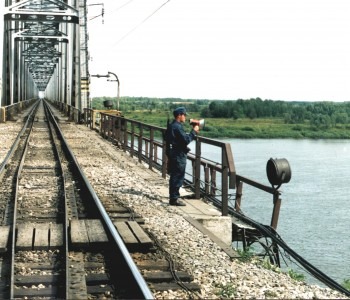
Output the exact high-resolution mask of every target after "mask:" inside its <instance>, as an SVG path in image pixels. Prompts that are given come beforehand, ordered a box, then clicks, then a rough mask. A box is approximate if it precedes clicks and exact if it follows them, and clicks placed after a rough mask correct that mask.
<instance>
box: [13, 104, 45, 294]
mask: <svg viewBox="0 0 350 300" xmlns="http://www.w3.org/2000/svg"><path fill="white" fill-rule="evenodd" d="M39 104H40V102H38V103H37V105H36V106H35V107H33V109H32V110H31V112H30V115H29V117H28V118H27V121H26V123H25V125H24V126H23V128H22V130H21V133H20V134H19V135H18V136H17V139H18V140H17V139H16V141H15V143H14V144H13V146H12V147H11V150H10V152H12V154H13V152H14V151H15V150H16V148H17V146H18V143H19V139H20V137H21V136H22V134H23V133H24V131H25V130H26V129H27V128H28V127H29V128H30V131H29V133H28V135H27V138H26V141H25V143H24V149H23V152H22V156H21V160H20V163H19V166H18V169H17V171H16V175H15V176H16V186H15V195H14V209H13V219H12V236H11V259H10V260H11V278H10V299H14V286H15V283H14V281H15V275H14V274H15V245H16V227H17V222H16V220H17V202H18V201H17V200H18V191H19V190H18V188H19V180H20V177H21V172H22V169H23V166H24V161H25V157H26V154H27V152H28V145H29V140H30V136H31V134H32V130H33V123H34V116H35V113H36V110H37V108H38V107H39ZM29 120H30V122H29ZM12 154H11V155H8V156H7V157H8V159H10V157H11V156H12Z"/></svg>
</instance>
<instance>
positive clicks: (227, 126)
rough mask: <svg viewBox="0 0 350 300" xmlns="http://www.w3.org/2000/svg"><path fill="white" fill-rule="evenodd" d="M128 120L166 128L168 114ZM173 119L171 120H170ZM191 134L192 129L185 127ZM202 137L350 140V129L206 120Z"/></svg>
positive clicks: (141, 115) (270, 120)
mask: <svg viewBox="0 0 350 300" xmlns="http://www.w3.org/2000/svg"><path fill="white" fill-rule="evenodd" d="M124 116H125V117H126V118H128V119H133V120H138V121H140V122H144V123H147V124H151V125H156V126H160V127H166V124H167V120H168V113H167V112H164V111H152V112H149V111H130V112H124ZM189 118H195V119H197V118H200V116H199V113H191V115H190V116H189V117H188V118H187V119H188V120H189ZM171 119H172V117H171V116H170V120H171ZM185 127H186V128H187V129H188V130H189V129H190V125H189V124H188V123H186V124H185ZM200 134H201V135H202V136H204V137H208V138H241V139H350V125H349V126H347V125H337V126H333V127H328V128H325V127H319V128H315V127H313V126H311V125H310V124H309V123H307V122H305V123H302V124H286V123H285V122H284V120H283V119H280V118H265V119H263V118H259V119H248V118H244V119H237V120H234V119H228V118H206V119H205V127H204V129H203V130H201V132H200Z"/></svg>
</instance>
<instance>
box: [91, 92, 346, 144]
mask: <svg viewBox="0 0 350 300" xmlns="http://www.w3.org/2000/svg"><path fill="white" fill-rule="evenodd" d="M105 100H112V101H113V103H114V109H115V108H116V107H117V101H116V98H111V97H100V98H94V99H93V101H92V107H93V108H96V109H104V107H103V101H105ZM178 106H185V107H186V109H187V110H188V111H189V112H190V116H189V118H205V121H206V123H205V124H206V125H205V128H204V129H203V130H202V131H201V135H202V136H205V137H210V138H295V139H303V138H310V139H350V102H341V103H340V102H339V103H338V102H286V101H272V100H261V99H260V98H256V99H248V100H242V99H238V100H230V101H222V100H215V101H210V100H193V99H174V98H162V99H158V98H143V97H122V98H120V101H119V108H120V110H121V111H122V112H123V115H124V116H125V117H126V118H128V119H134V120H138V121H140V122H144V123H147V124H151V125H156V126H160V127H166V122H167V119H168V118H170V119H172V111H173V109H174V108H176V107H178ZM186 126H187V127H188V129H189V128H190V127H189V124H186Z"/></svg>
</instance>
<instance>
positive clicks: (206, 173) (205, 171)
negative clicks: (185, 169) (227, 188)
mask: <svg viewBox="0 0 350 300" xmlns="http://www.w3.org/2000/svg"><path fill="white" fill-rule="evenodd" d="M204 183H205V193H206V194H207V195H209V187H210V186H209V168H208V166H205V167H204Z"/></svg>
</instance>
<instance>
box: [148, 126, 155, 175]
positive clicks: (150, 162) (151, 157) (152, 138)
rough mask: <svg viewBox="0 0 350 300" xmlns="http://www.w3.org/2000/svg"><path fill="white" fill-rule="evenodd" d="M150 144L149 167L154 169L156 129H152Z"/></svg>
mask: <svg viewBox="0 0 350 300" xmlns="http://www.w3.org/2000/svg"><path fill="white" fill-rule="evenodd" d="M149 139H150V145H149V161H148V167H149V168H150V169H151V170H152V168H153V151H154V129H153V128H151V129H150V137H149Z"/></svg>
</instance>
